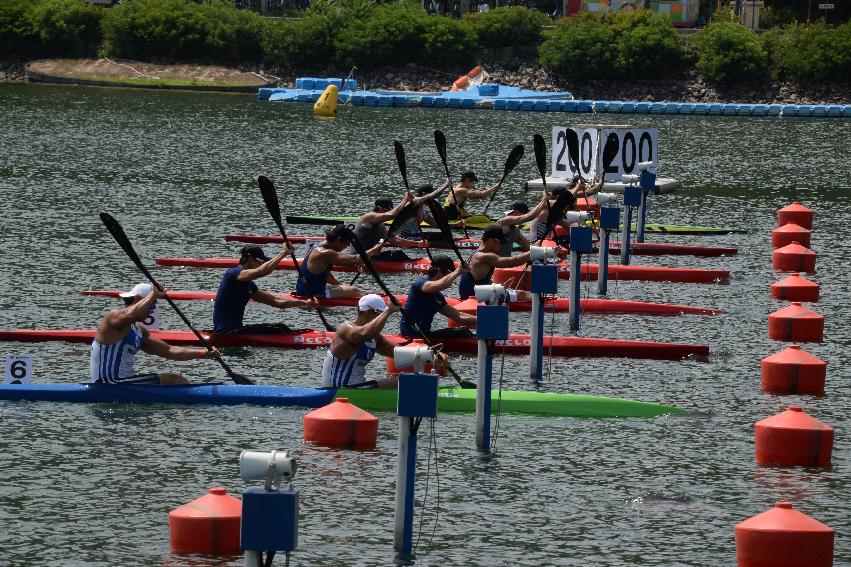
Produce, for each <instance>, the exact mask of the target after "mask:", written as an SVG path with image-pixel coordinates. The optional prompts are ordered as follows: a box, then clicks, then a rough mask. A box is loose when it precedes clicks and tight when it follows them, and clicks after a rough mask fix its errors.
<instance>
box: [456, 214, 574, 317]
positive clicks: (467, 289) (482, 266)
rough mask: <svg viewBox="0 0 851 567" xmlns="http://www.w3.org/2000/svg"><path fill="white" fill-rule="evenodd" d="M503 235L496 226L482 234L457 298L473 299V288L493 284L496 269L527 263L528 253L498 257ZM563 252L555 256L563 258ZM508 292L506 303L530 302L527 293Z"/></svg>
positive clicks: (502, 243) (529, 295)
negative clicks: (480, 242) (480, 241)
mask: <svg viewBox="0 0 851 567" xmlns="http://www.w3.org/2000/svg"><path fill="white" fill-rule="evenodd" d="M506 240H507V239H506V237H505V233H504V232H503V230H502V227H500V226H499V225H497V224H492V225H490V226H488V227H487V228H486V229H485V230H484V232H482V244H481V245H480V246H479V249H478V250H477V251H476V253H475V254H473V255H472V256H471V257H470V261H469V262H468V264H467V267H468V268H469V271H467V272H464V273H463V274H461V279H460V281H459V282H458V296H459V297H460V298H461V299H467V298H468V297H475V286H477V285H488V284H492V283H493V272H494V269H496V268H513V267H514V266H522V265H523V264H527V263H528V262H529V256H530V253H529V251H526V252H523V253H521V254H517V255H516V256H508V257H506V258H503V257H501V256H500V255H499V250H500V248H502V246H503V245H504V244H505V242H506ZM564 253H566V251H565V250H562V249H561V248H559V249H558V251H557V254H558V255H559V256H561V257H563V255H564ZM506 291H507V292H508V301H509V302H514V301H531V300H532V295H531V294H530V293H529V292H528V291H521V290H514V289H506Z"/></svg>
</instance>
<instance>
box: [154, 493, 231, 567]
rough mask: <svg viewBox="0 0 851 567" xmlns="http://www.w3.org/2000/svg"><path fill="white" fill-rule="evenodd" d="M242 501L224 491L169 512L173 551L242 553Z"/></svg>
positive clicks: (197, 499)
mask: <svg viewBox="0 0 851 567" xmlns="http://www.w3.org/2000/svg"><path fill="white" fill-rule="evenodd" d="M241 520H242V502H241V501H240V500H239V499H238V498H234V497H233V496H228V495H227V493H226V491H225V489H224V488H211V489H210V492H209V493H208V494H205V495H204V496H201V497H200V498H196V499H195V500H193V501H192V502H190V503H188V504H184V505H183V506H179V507H177V508H175V509H174V510H172V511H171V512H169V513H168V528H169V531H170V532H171V536H170V539H171V549H172V550H173V551H176V552H178V553H239V526H240V521H241Z"/></svg>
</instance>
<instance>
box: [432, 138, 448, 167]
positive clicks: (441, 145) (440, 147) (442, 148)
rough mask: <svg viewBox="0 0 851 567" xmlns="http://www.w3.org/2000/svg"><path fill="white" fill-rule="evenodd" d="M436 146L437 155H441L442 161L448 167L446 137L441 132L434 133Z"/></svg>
mask: <svg viewBox="0 0 851 567" xmlns="http://www.w3.org/2000/svg"><path fill="white" fill-rule="evenodd" d="M434 145H435V147H437V153H438V154H439V155H440V161H442V162H443V164H444V165H446V136H444V135H443V132H441V131H440V130H435V131H434Z"/></svg>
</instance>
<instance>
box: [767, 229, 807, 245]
mask: <svg viewBox="0 0 851 567" xmlns="http://www.w3.org/2000/svg"><path fill="white" fill-rule="evenodd" d="M811 235H812V232H811V231H810V230H809V229H807V228H804V227H802V226H799V225H797V224H795V223H788V224H784V225H783V226H780V227H778V228H775V229H774V230H772V231H771V246H772V247H773V248H782V247H784V246H786V245H787V244H792V243H793V242H797V243H798V244H801V245H803V246H809V245H810V236H811Z"/></svg>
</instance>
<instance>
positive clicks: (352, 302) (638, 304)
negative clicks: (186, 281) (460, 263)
mask: <svg viewBox="0 0 851 567" xmlns="http://www.w3.org/2000/svg"><path fill="white" fill-rule="evenodd" d="M80 293H82V294H83V295H89V296H96V297H118V296H119V294H120V293H121V291H119V290H105V289H87V290H83V291H81V292H80ZM273 295H274V296H275V297H278V298H280V299H304V298H303V297H298V296H296V295H290V294H287V293H274V294H273ZM168 296H169V297H170V298H171V299H174V300H209V301H212V300H213V299H215V298H216V293H215V292H213V291H171V290H169V292H168ZM358 299H359V298H357V297H344V298H334V299H326V298H321V299H317V300H316V301H317V303H319V305H321V306H322V307H356V306H357V304H358ZM407 299H408V298H407V297H406V296H404V295H397V296H396V300H397V301H398V302H399V303H400V304H402V305H404V304H405V302H406V301H407ZM444 299H446V303H448V304H449V305H452V306H454V307H455V308H456V309H458V310H459V311H463V312H464V313H470V314H471V315H475V314H476V308H477V307H478V303H477V302H476V300H475V299H472V298H471V299H467V300H463V301H462V300H461V299H458V298H457V297H445V298H444ZM385 301H386V300H385ZM508 308H509V310H510V311H517V312H524V311H525V312H528V311H531V310H532V302H531V301H515V302H513V303H509V304H508ZM579 308H580V309H581V310H582V311H586V312H588V313H636V314H641V315H717V314H720V313H724V310H723V309H707V308H704V307H692V306H690V305H676V304H672V303H650V302H646V301H627V300H622V299H580V300H579ZM544 309H545V310H546V311H547V312H549V313H552V312H553V311H555V312H556V313H567V312H569V311H570V309H569V301H568V300H567V298H564V297H557V298H555V299H547V300H545V301H544Z"/></svg>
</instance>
